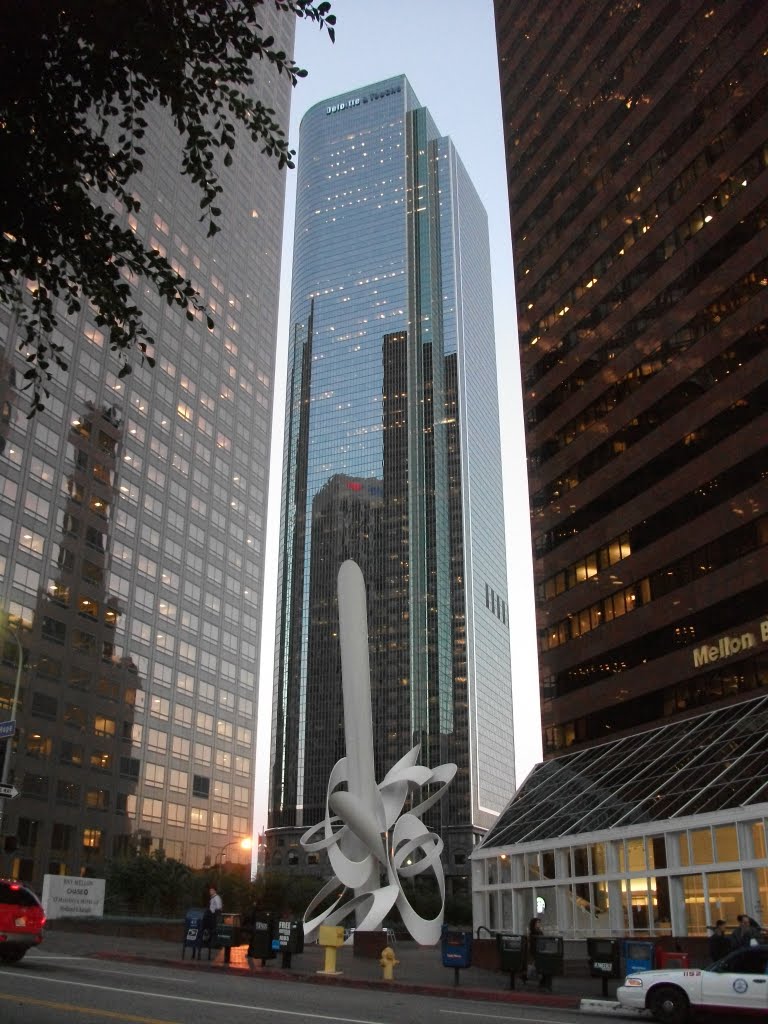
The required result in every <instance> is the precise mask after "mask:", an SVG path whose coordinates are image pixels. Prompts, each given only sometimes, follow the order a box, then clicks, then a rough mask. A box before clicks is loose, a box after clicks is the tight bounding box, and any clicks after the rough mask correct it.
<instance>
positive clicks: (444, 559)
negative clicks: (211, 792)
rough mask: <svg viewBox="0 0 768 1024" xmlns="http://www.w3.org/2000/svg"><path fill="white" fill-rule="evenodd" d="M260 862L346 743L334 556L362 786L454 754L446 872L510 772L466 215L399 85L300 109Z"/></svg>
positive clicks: (476, 255) (481, 825)
mask: <svg viewBox="0 0 768 1024" xmlns="http://www.w3.org/2000/svg"><path fill="white" fill-rule="evenodd" d="M297 196H298V198H297V209H296V243H295V248H294V272H293V290H292V302H291V324H292V338H291V345H290V349H289V355H288V395H287V411H286V446H285V450H286V456H285V464H284V475H283V518H282V524H281V549H280V559H281V563H280V607H279V621H278V654H277V658H276V679H275V689H274V698H273V732H272V778H271V791H270V811H269V831H268V833H267V844H268V862H269V865H270V866H272V867H285V866H286V865H290V866H295V867H298V868H303V867H306V866H312V865H315V864H317V854H315V853H309V854H305V852H304V851H303V850H302V849H301V848H300V845H299V838H300V836H301V834H302V832H303V831H304V830H305V829H307V828H309V827H310V826H312V825H314V824H316V823H317V822H318V821H319V820H322V818H323V816H324V814H325V799H326V788H327V784H328V777H329V774H330V772H331V768H332V767H333V765H334V763H335V762H336V761H337V760H339V758H341V757H343V756H344V753H345V737H344V727H343V706H342V691H341V672H340V665H341V659H340V651H339V639H338V631H339V630H338V608H337V597H336V585H337V575H338V570H339V567H340V566H341V564H342V562H343V561H344V560H345V559H347V558H352V559H354V560H355V561H356V562H358V563H359V565H360V567H361V569H362V572H363V575H364V578H365V582H366V590H367V610H368V637H369V654H370V668H371V701H372V718H373V737H374V740H373V742H374V755H375V759H376V776H377V778H378V779H381V778H383V777H384V775H385V774H386V773H387V772H388V771H389V769H390V768H391V767H392V766H393V765H394V764H395V763H396V762H397V761H398V760H399V759H400V758H401V757H403V755H405V754H406V753H407V752H408V751H409V750H410V749H411V747H413V746H414V745H415V744H417V743H420V744H421V752H420V760H421V763H422V764H425V765H429V766H432V767H434V766H436V765H438V764H442V763H445V762H455V763H456V764H457V765H458V772H457V775H456V778H455V779H454V781H453V783H452V784H451V786H450V787H449V789H448V793H447V795H446V797H445V798H444V800H443V801H441V803H440V804H439V805H438V806H437V807H436V808H435V810H434V813H433V815H432V818H431V820H430V824H431V825H433V826H434V827H437V828H439V829H440V831H441V833H442V835H443V838H444V840H445V841H446V848H447V849H446V860H447V870H448V876H449V886H450V884H451V882H450V877H451V875H456V876H462V877H464V876H466V871H467V867H466V865H467V862H468V857H469V854H470V853H471V851H472V849H473V847H474V845H475V843H476V841H477V840H478V839H479V837H480V835H481V834H482V833H483V832H484V831H485V829H487V828H488V827H489V826H490V825H492V824H493V823H494V822H495V820H496V817H497V815H498V813H499V811H500V810H501V808H502V806H503V804H504V802H505V800H506V797H507V793H508V786H509V783H510V780H511V779H513V777H514V750H513V740H512V693H511V669H510V656H509V645H510V623H509V615H508V612H507V607H508V606H507V597H506V558H505V541H504V517H503V507H502V492H501V471H500V464H501V457H500V448H499V423H498V404H497V391H496V364H495V350H494V330H493V316H492V297H491V290H490V254H489V244H488V230H487V218H486V214H485V211H484V209H483V207H482V205H481V203H480V200H479V198H478V196H477V193H476V191H475V189H474V187H473V185H472V183H471V182H470V180H469V177H468V175H467V173H466V171H465V169H464V167H463V166H462V163H461V161H460V159H459V157H458V155H457V153H456V151H455V149H454V147H453V144H452V143H451V141H450V139H447V138H445V137H442V136H441V135H440V133H439V131H438V130H437V128H436V126H435V124H434V123H433V121H432V118H431V117H430V114H429V111H428V110H427V109H426V108H425V107H423V106H422V105H421V104H420V103H419V101H418V99H417V98H416V96H415V95H414V93H413V90H412V89H411V86H410V84H409V83H408V81H407V79H405V78H404V77H403V76H398V77H395V78H392V79H389V80H387V81H384V82H379V83H376V84H374V85H371V86H366V87H364V88H361V89H357V90H354V91H351V92H349V93H345V94H343V95H341V96H337V97H333V98H331V99H329V100H328V101H326V102H325V103H321V104H318V105H316V106H314V107H312V108H311V109H310V110H309V111H308V113H307V114H306V115H305V117H304V119H303V121H302V127H301V135H300V144H299V160H298V186H297Z"/></svg>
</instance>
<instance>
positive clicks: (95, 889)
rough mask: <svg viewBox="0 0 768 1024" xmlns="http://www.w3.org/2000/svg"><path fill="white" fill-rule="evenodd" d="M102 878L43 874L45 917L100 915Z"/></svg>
mask: <svg viewBox="0 0 768 1024" xmlns="http://www.w3.org/2000/svg"><path fill="white" fill-rule="evenodd" d="M104 885H105V882H104V879H103V878H78V877H77V875H43V898H42V903H43V909H44V910H45V915H46V917H48V918H50V919H51V920H53V919H54V918H56V917H102V916H103V914H104Z"/></svg>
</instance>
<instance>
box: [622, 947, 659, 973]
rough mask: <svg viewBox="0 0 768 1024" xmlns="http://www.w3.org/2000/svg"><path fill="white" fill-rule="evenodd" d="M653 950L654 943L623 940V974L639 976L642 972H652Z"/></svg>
mask: <svg viewBox="0 0 768 1024" xmlns="http://www.w3.org/2000/svg"><path fill="white" fill-rule="evenodd" d="M655 949H656V943H655V942H646V941H643V940H641V939H625V940H624V949H623V954H624V970H625V972H626V973H627V974H639V973H641V972H642V971H652V970H653V958H654V952H655Z"/></svg>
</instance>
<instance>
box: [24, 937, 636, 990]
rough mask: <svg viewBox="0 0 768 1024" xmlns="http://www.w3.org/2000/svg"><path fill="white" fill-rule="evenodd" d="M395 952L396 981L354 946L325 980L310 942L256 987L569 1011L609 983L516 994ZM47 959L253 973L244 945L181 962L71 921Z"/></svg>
mask: <svg viewBox="0 0 768 1024" xmlns="http://www.w3.org/2000/svg"><path fill="white" fill-rule="evenodd" d="M395 954H396V956H397V959H398V960H399V961H400V962H399V964H398V965H397V966H396V967H395V972H394V976H395V980H394V981H391V982H385V981H383V980H382V970H381V967H380V966H379V962H378V960H375V959H368V958H365V957H359V956H354V955H353V952H352V948H351V947H349V946H345V947H343V948H342V949H340V950H338V953H337V960H336V969H337V971H340V972H341V973H340V974H336V975H324V974H319V973H317V972H319V971H322V970H323V967H324V963H325V953H324V950H323V949H322V948H321V947H320V946H317V945H314V944H313V945H308V946H306V947H305V951H304V952H303V953H297V954H294V955H293V957H292V962H291V967H290V969H287V968H284V967H282V956H281V954H278V956H277V957H276V959H274V960H268V961H267V964H266V966H265V967H263V968H262V967H261V966H260V964H259V962H258V961H257V969H256V972H255V974H254V975H252V977H253V980H254V983H258V980H259V978H260V977H262V978H269V979H271V980H284V981H295V982H305V983H311V984H326V985H328V984H331V985H344V986H350V987H356V988H386V989H389V990H391V991H397V992H401V993H407V992H412V993H418V994H420V995H436V996H442V997H444V998H445V997H448V998H457V999H480V1000H489V1001H494V1002H507V1003H521V1004H528V1005H537V1006H552V1007H560V1008H564V1009H578V1007H579V1005H580V1002H581V1000H582V999H590V1000H594V999H596V1000H600V999H601V998H602V982H601V981H600V979H598V978H590V977H586V976H585V977H570V976H569V977H562V978H554V979H553V985H552V992H547V991H543V990H541V989H539V988H538V986H537V985H536V984H534V983H526V982H523V981H522V980H521V979H520V978H516V979H515V989H514V990H512V989H511V987H510V977H509V975H508V974H503V973H502V972H501V971H491V970H485V969H483V968H478V967H470V968H468V969H466V970H461V971H459V972H458V984H455V983H454V978H455V973H456V972H455V971H454V970H453V968H450V967H443V965H442V961H441V956H440V949H439V947H431V948H430V947H423V946H417V945H416V944H415V943H413V942H408V941H403V942H398V943H397V945H396V946H395ZM36 955H40V956H85V957H93V958H96V959H103V960H122V961H128V962H134V963H136V962H143V963H147V964H153V965H160V966H164V967H176V968H179V969H182V970H194V971H211V970H217V971H227V970H228V971H232V972H236V973H238V974H248V965H247V962H246V959H245V946H238V947H235V948H233V949H232V950H231V954H230V963H229V964H226V963H225V962H224V951H223V950H213V951H212V952H211V959H210V961H209V960H208V951H207V950H203V952H202V957H203V958H202V960H192V959H191V951H190V950H189V949H187V950H186V951H185V953H184V957H183V958H182V942H181V936H179V941H178V943H172V942H164V941H162V940H159V939H139V938H129V937H126V936H113V935H94V934H90V933H88V932H84V931H83V932H80V931H78V930H77V928H76V926H74V925H73V924H72V923H70V922H67V923H66V924H59V923H58V922H52V923H51V924H50V925H49V926H48V927H47V928H46V932H45V939H44V941H43V944H42V945H41V946H40V947H38V949H37V950H33V951H31V952H30V953H29V954H28V957H29V958H30V959H32V958H33V957H35V956H36ZM617 984H618V982H615V981H611V982H609V995H608V998H609V999H613V998H614V997H615V995H614V994H615V991H616V985H617Z"/></svg>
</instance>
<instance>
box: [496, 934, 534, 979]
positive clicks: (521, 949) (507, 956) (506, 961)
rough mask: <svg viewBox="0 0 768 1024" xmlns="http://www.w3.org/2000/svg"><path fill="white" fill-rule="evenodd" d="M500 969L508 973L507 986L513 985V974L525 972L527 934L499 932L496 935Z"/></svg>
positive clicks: (526, 963) (526, 964)
mask: <svg viewBox="0 0 768 1024" xmlns="http://www.w3.org/2000/svg"><path fill="white" fill-rule="evenodd" d="M496 944H497V946H498V949H499V959H500V961H501V969H502V971H506V972H508V974H509V987H510V988H514V987H515V975H516V974H522V975H524V974H525V971H526V968H527V966H528V936H527V935H510V934H507V933H505V932H499V933H498V935H497V936H496Z"/></svg>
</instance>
